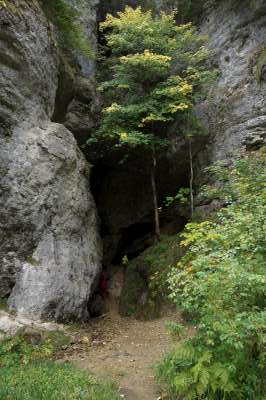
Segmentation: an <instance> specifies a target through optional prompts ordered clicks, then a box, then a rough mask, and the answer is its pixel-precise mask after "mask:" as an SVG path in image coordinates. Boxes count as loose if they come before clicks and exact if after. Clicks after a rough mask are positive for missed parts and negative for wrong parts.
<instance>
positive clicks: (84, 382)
mask: <svg viewBox="0 0 266 400" xmlns="http://www.w3.org/2000/svg"><path fill="white" fill-rule="evenodd" d="M0 382H1V383H0V399H6V400H8V399H10V400H11V399H12V400H59V399H60V400H118V398H119V397H118V395H116V394H115V392H114V388H113V387H112V385H110V384H100V383H99V382H98V381H97V380H96V379H95V378H93V377H91V376H89V375H88V374H87V373H86V372H85V371H81V370H78V369H77V368H75V367H74V366H72V365H71V364H59V363H55V362H51V361H41V362H35V363H31V364H28V365H25V366H23V367H21V366H13V367H11V368H1V369H0Z"/></svg>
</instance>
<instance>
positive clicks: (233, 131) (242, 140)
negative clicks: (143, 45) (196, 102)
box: [199, 0, 266, 163]
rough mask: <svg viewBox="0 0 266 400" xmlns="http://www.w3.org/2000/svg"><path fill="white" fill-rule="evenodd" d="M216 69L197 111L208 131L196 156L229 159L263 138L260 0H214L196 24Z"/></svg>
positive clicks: (264, 39) (265, 11)
mask: <svg viewBox="0 0 266 400" xmlns="http://www.w3.org/2000/svg"><path fill="white" fill-rule="evenodd" d="M201 31H202V32H203V33H206V34H207V35H208V36H209V42H210V47H211V48H212V49H213V50H214V52H215V61H216V65H217V67H218V68H219V70H220V77H219V79H218V82H217V83H215V84H214V86H213V88H212V90H211V92H210V95H209V97H208V98H207V100H206V102H205V103H203V104H202V105H201V107H200V110H199V111H200V116H201V118H202V121H203V123H204V125H205V127H206V129H207V131H208V132H209V134H210V139H209V141H208V146H207V149H206V152H203V153H202V155H201V157H200V158H201V159H202V160H204V161H205V163H206V159H208V160H209V162H214V161H217V160H221V159H226V158H227V159H230V157H232V156H233V154H234V152H236V151H241V150H245V149H246V148H256V146H260V145H261V144H262V143H263V142H264V141H265V139H266V98H265V95H266V82H265V77H263V66H264V67H265V68H266V4H265V1H264V0H253V1H243V2H241V4H240V5H239V6H238V7H232V6H230V2H228V1H223V2H217V4H216V6H214V7H213V9H212V10H211V11H210V13H209V15H208V17H207V18H206V19H205V21H204V22H203V23H202V25H201Z"/></svg>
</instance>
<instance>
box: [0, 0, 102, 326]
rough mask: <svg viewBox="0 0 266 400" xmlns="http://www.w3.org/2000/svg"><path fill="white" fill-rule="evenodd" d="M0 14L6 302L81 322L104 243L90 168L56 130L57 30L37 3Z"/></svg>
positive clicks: (1, 261)
mask: <svg viewBox="0 0 266 400" xmlns="http://www.w3.org/2000/svg"><path fill="white" fill-rule="evenodd" d="M0 7H1V14H0V19H1V21H0V22H1V33H0V55H1V57H0V82H1V94H0V97H1V98H0V100H1V101H0V170H1V175H0V237H1V242H0V282H1V283H0V296H8V295H10V298H9V305H10V307H11V308H12V309H13V310H15V311H17V312H18V313H20V314H23V315H27V316H30V317H32V318H43V319H47V318H54V319H58V320H60V319H62V320H63V319H68V318H72V317H75V318H85V317H86V316H87V303H88V300H89V298H90V295H91V288H92V285H93V284H94V281H95V278H96V276H97V274H98V273H99V270H100V263H101V243H100V240H99V237H98V226H97V225H98V223H97V212H96V208H95V204H94V200H93V198H92V196H91V194H90V189H89V172H90V167H89V165H88V164H87V162H86V161H85V159H84V156H83V154H82V153H81V152H80V150H79V149H78V146H77V144H76V141H75V139H74V137H73V135H72V133H70V131H68V130H67V129H66V128H65V127H64V126H63V125H60V124H55V123H51V122H50V118H51V116H52V114H53V111H54V103H55V97H56V90H57V85H58V64H59V57H58V50H57V47H56V44H55V43H56V36H55V32H54V28H53V26H52V25H51V24H50V23H49V22H48V21H47V19H46V18H45V15H44V14H43V12H42V10H41V8H40V6H39V4H38V2H37V1H27V0H12V1H10V2H5V4H4V5H2V4H1V5H0Z"/></svg>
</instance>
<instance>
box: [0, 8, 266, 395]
mask: <svg viewBox="0 0 266 400" xmlns="http://www.w3.org/2000/svg"><path fill="white" fill-rule="evenodd" d="M65 1H66V3H67V5H68V6H71V8H72V9H73V10H75V16H76V17H77V19H78V24H79V25H80V26H81V28H82V34H83V35H85V40H86V41H87V43H89V46H90V51H91V52H92V53H94V56H93V55H91V56H89V57H88V56H87V55H84V54H82V53H81V52H80V50H79V49H75V48H71V47H69V46H68V45H67V44H66V42H67V40H66V37H64V34H63V33H62V31H60V23H58V21H59V22H60V18H59V19H57V18H56V15H57V14H56V13H55V11H54V10H53V8H52V9H49V4H48V3H51V2H50V1H47V2H45V1H44V0H0V88H1V90H0V238H1V241H0V302H1V301H3V303H5V304H6V310H5V312H4V314H3V315H4V317H3V316H2V319H3V320H2V322H1V311H0V333H1V331H2V332H4V330H5V327H6V326H5V324H6V315H7V313H9V314H10V315H13V314H15V315H16V316H17V317H18V318H21V320H23V318H24V319H25V320H28V321H32V323H35V322H36V323H39V321H44V322H47V321H50V322H58V323H61V322H62V323H69V322H70V321H73V320H74V321H80V322H88V321H89V320H90V318H92V317H95V316H96V317H99V316H101V315H103V316H104V315H105V313H108V308H107V309H106V308H105V307H104V304H103V302H102V299H101V296H100V295H99V293H100V288H99V284H100V282H101V279H102V276H103V275H104V276H107V277H108V285H110V287H109V288H108V289H109V291H110V293H112V295H113V296H114V297H115V299H116V301H117V302H118V303H119V305H117V307H118V308H119V310H120V312H121V313H122V315H124V316H132V315H133V316H137V317H140V318H141V319H143V318H146V317H147V316H149V317H151V316H152V317H153V316H158V315H157V311H158V310H157V307H158V303H157V300H158V299H157V297H158V298H159V300H158V301H159V302H160V295H159V296H157V295H156V296H157V297H156V296H155V297H153V294H151V293H150V291H151V292H152V290H153V289H150V279H151V278H152V272H149V265H150V264H149V263H153V262H154V263H155V264H156V262H157V261H158V260H159V261H160V260H161V259H160V257H163V258H162V262H163V263H164V262H165V263H171V264H172V263H173V262H174V263H176V262H177V261H178V260H179V259H180V258H181V257H182V255H183V254H184V253H183V252H184V251H183V250H180V248H179V247H178V249H175V244H174V243H175V240H176V235H177V234H179V233H180V232H182V231H183V229H184V227H185V225H186V224H187V222H189V221H190V218H191V215H190V208H189V206H188V205H186V204H185V205H184V204H180V203H178V204H177V203H175V202H173V204H171V205H170V206H168V207H166V205H165V200H166V198H167V197H168V198H174V196H175V195H176V193H177V192H178V191H179V190H180V189H182V188H187V187H189V185H190V183H191V182H190V180H191V163H192V164H193V165H192V168H193V172H194V177H193V185H194V199H193V200H194V203H195V204H194V206H195V207H194V214H195V216H196V219H197V220H199V221H204V220H206V219H207V218H209V216H210V215H211V214H212V213H213V212H215V211H217V210H218V209H219V208H221V207H222V206H224V204H225V203H222V202H220V201H219V200H217V198H215V197H214V198H213V199H211V200H210V199H207V200H206V199H204V198H203V197H201V196H200V195H198V194H199V189H200V187H201V185H202V184H213V183H215V182H213V181H212V178H211V175H209V174H208V172H206V170H205V168H206V167H208V166H210V165H212V164H213V163H217V162H220V163H221V164H222V165H223V166H224V167H225V168H230V167H231V166H232V164H233V161H234V159H235V157H236V154H238V155H239V154H240V155H244V156H245V155H246V154H250V153H253V152H256V151H257V150H259V149H261V148H263V146H264V145H265V142H266V97H265V94H266V3H265V0H243V1H230V0H221V1H209V2H203V3H208V4H204V7H202V8H200V9H198V7H199V4H197V5H194V8H193V4H192V13H191V14H190V15H189V16H188V15H186V14H185V13H184V14H182V13H181V11H182V7H183V3H184V2H179V1H178V0H172V1H160V0H150V1H149V0H147V1H146V0H143V1H137V0H128V1H125V2H124V1H122V0H112V1H107V0H65ZM62 2H63V1H62ZM45 3H46V4H45ZM188 3H189V2H188ZM191 3H193V2H191ZM196 3H197V2H196ZM198 3H201V2H198ZM126 5H128V6H131V7H133V8H136V7H137V6H142V7H143V10H146V9H152V10H153V11H154V15H159V13H160V11H165V12H170V11H172V10H174V9H176V8H177V9H178V10H179V8H180V10H181V11H180V13H179V14H177V16H176V18H177V22H178V23H180V22H182V23H187V22H189V21H190V18H191V19H192V20H193V23H195V24H196V25H197V29H198V33H200V34H202V35H206V36H207V37H208V39H207V46H208V48H209V49H210V51H211V56H210V59H209V61H208V66H209V68H211V69H215V70H216V71H217V74H216V78H215V80H213V82H212V83H210V84H208V93H207V95H206V96H204V97H202V98H199V99H198V101H197V104H196V107H195V110H194V113H195V115H196V116H197V118H198V120H199V121H200V125H201V126H202V129H203V131H204V135H198V136H197V135H196V136H195V137H193V138H192V143H191V142H190V141H188V140H187V139H186V138H184V137H178V136H175V134H174V133H175V132H176V131H177V130H178V129H179V125H178V122H176V123H175V122H174V123H173V124H171V126H170V127H168V128H167V129H168V133H167V134H168V136H169V137H170V141H171V146H169V148H168V150H167V151H165V152H162V155H161V156H160V157H158V160H157V168H156V176H155V179H156V186H157V196H158V208H159V217H160V225H161V233H162V238H163V239H162V241H161V242H159V244H158V242H157V238H156V236H155V231H154V203H153V201H154V200H153V197H152V192H151V184H150V170H151V164H150V161H149V159H148V158H147V157H146V154H145V153H143V152H142V151H138V150H136V151H135V150H134V151H133V152H132V153H130V154H129V156H128V157H121V154H120V153H119V151H118V152H108V151H107V149H105V148H104V146H102V147H101V144H99V143H96V144H89V145H88V144H87V141H88V139H89V138H90V137H91V135H92V133H93V132H95V131H96V130H97V129H98V126H99V123H100V119H101V107H102V98H101V94H100V93H99V91H98V90H97V84H98V79H99V70H100V69H101V62H102V58H101V57H97V56H95V54H97V52H98V55H99V53H100V54H101V56H102V57H106V56H108V51H110V50H108V49H106V46H107V45H106V39H105V38H104V36H103V33H102V31H100V29H99V24H100V23H101V22H102V21H104V20H105V18H106V15H107V14H108V13H111V14H113V15H117V12H118V11H121V10H124V7H125V6H126ZM178 7H179V8H178ZM49 10H50V11H49ZM51 10H52V11H51ZM55 10H56V9H55ZM67 21H68V20H67ZM61 22H62V20H61ZM102 49H104V50H102ZM102 53H103V54H102ZM121 160H122V161H121ZM178 240H179V239H178ZM156 246H158V247H156ZM160 246H161V247H160ZM165 248H167V249H168V248H174V250H173V254H172V253H171V254H170V255H168V254H167V256H166V257H165V256H164V253H165ZM154 249H155V250H154ZM166 253H167V250H166ZM164 257H165V258H164ZM159 261H158V262H159ZM159 284H160V283H159ZM151 286H152V285H151ZM121 296H122V297H121ZM151 303H152V304H151ZM140 314H141V315H140ZM11 318H13V317H11ZM177 319H178V320H180V315H179V314H178V318H177ZM34 321H35V322H34ZM164 322H165V321H164ZM103 324H104V323H103ZM7 325H8V324H7ZM18 326H20V325H18ZM6 331H7V332H8V326H7V327H6ZM125 331H126V330H125ZM5 333H6V332H5ZM126 334H128V333H126ZM0 337H1V335H0ZM70 358H71V357H70ZM156 361H157V360H156ZM0 368H1V363H0ZM143 396H144V395H143ZM81 398H83V397H80V399H81ZM84 398H85V397H84ZM130 398H131V397H130V396H129V399H130ZM146 398H147V399H150V400H151V399H152V398H151V397H149V393H148V394H147V397H145V399H146ZM160 398H162V397H160ZM176 398H177V397H176ZM182 398H183V397H182ZM184 398H191V399H192V397H184ZM194 398H196V397H193V399H194ZM199 398H201V397H197V399H199ZM202 398H203V397H202ZM205 398H206V399H207V398H208V397H204V399H205ZM222 398H223V397H219V398H218V397H216V399H222ZM1 399H2V398H1ZM4 399H6V400H7V399H9V397H5V398H4V397H3V400H4ZM10 399H11V397H10ZM73 399H74V397H73ZM75 399H76V397H75ZM132 399H134V397H132ZM169 399H170V397H169ZM210 399H214V397H210ZM226 399H227V397H226ZM232 399H236V400H237V399H240V397H239V398H238V397H232ZM250 399H253V397H250ZM254 399H255V397H254ZM261 399H262V397H261ZM47 400H49V399H48V398H47ZM143 400H144V397H143Z"/></svg>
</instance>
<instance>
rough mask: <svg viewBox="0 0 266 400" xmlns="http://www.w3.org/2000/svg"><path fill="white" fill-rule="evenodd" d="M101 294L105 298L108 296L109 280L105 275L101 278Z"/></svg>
mask: <svg viewBox="0 0 266 400" xmlns="http://www.w3.org/2000/svg"><path fill="white" fill-rule="evenodd" d="M100 294H101V296H102V298H103V299H105V298H106V297H107V296H108V282H107V279H106V278H105V276H102V277H101V279H100Z"/></svg>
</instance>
